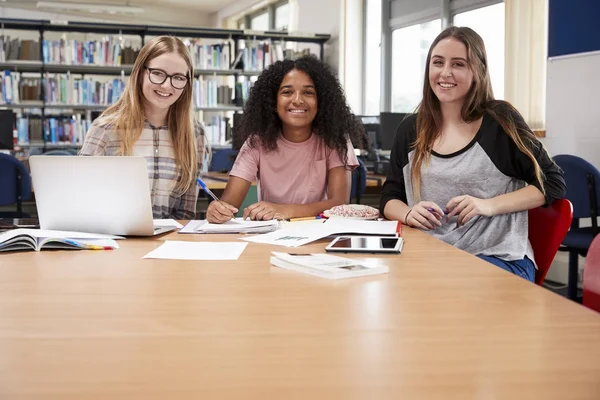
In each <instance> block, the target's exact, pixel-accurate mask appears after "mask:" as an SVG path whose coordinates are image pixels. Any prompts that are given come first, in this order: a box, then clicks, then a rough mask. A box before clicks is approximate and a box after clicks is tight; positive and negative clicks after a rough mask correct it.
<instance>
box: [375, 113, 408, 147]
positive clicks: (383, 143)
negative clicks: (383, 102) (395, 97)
mask: <svg viewBox="0 0 600 400" xmlns="http://www.w3.org/2000/svg"><path fill="white" fill-rule="evenodd" d="M407 115H409V114H406V113H393V112H382V113H381V114H380V115H379V138H378V140H377V142H378V144H379V148H380V149H381V150H391V149H392V147H393V146H394V139H395V137H396V130H397V129H398V125H400V123H401V122H402V121H403V120H404V118H406V116H407Z"/></svg>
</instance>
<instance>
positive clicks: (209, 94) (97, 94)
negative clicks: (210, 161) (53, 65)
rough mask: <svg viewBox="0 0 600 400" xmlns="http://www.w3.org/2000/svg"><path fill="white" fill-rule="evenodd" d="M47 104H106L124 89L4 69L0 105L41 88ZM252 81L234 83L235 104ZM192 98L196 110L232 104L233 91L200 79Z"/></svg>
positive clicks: (31, 96) (34, 96) (33, 95)
mask: <svg viewBox="0 0 600 400" xmlns="http://www.w3.org/2000/svg"><path fill="white" fill-rule="evenodd" d="M42 86H43V89H44V100H45V101H46V103H49V104H77V105H80V104H82V105H83V104H87V105H90V104H91V105H110V104H113V103H115V102H116V101H117V100H118V99H119V97H120V96H121V94H122V93H123V90H124V89H125V80H124V79H122V78H114V79H108V80H107V79H106V78H91V77H90V78H80V77H79V75H72V74H69V73H67V74H50V73H46V74H45V77H44V79H41V80H40V79H39V78H30V77H24V76H23V75H22V74H21V73H18V72H11V71H9V70H6V71H4V72H3V73H2V79H0V94H1V96H0V103H2V104H18V103H19V102H20V101H25V100H39V99H40V95H41V89H42ZM251 86H252V82H251V81H249V80H246V81H243V82H237V83H236V86H235V91H236V92H235V95H236V96H235V98H236V99H242V100H241V101H240V100H238V104H239V105H241V104H242V102H243V101H245V100H246V99H247V98H248V93H249V90H250V87H251ZM192 89H193V92H194V94H193V99H194V105H195V106H196V107H217V106H219V105H230V104H233V98H234V96H233V94H234V89H233V88H231V87H230V86H227V85H220V84H219V79H218V78H205V77H203V76H201V77H199V78H196V79H194V81H193V88H192Z"/></svg>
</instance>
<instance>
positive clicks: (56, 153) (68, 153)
mask: <svg viewBox="0 0 600 400" xmlns="http://www.w3.org/2000/svg"><path fill="white" fill-rule="evenodd" d="M44 155H45V156H72V155H76V154H73V152H72V151H69V150H50V151H47V152H45V153H44Z"/></svg>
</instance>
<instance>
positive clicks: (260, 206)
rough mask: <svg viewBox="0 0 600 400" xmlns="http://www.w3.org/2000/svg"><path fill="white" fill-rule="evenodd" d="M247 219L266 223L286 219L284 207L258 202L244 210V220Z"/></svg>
mask: <svg viewBox="0 0 600 400" xmlns="http://www.w3.org/2000/svg"><path fill="white" fill-rule="evenodd" d="M246 218H249V219H251V220H252V221H267V220H270V219H286V212H285V210H284V207H283V206H282V205H280V204H273V203H269V202H266V201H260V202H258V203H254V204H252V205H249V206H248V207H246V209H245V210H244V219H246Z"/></svg>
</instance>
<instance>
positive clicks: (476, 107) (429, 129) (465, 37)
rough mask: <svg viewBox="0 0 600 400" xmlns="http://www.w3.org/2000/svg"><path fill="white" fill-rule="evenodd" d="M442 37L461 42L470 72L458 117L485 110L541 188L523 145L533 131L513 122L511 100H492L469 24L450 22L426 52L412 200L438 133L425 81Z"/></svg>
mask: <svg viewBox="0 0 600 400" xmlns="http://www.w3.org/2000/svg"><path fill="white" fill-rule="evenodd" d="M446 38H454V39H456V40H458V41H459V42H461V43H462V44H464V45H465V47H466V48H467V62H468V64H469V68H470V69H471V71H472V72H473V84H472V85H471V88H470V89H469V91H468V92H467V95H466V96H465V99H464V103H463V105H462V109H461V117H462V119H463V120H464V121H465V122H473V121H476V120H478V119H479V118H481V116H482V115H483V114H484V113H485V112H487V113H489V114H490V115H491V116H492V118H494V119H495V120H496V121H497V122H498V123H499V124H500V126H502V129H503V130H504V132H506V134H508V136H510V138H511V139H512V140H513V141H514V142H515V144H516V145H517V147H518V148H519V150H520V151H521V152H523V153H524V154H525V155H526V156H527V157H529V159H530V160H531V162H532V163H533V166H534V169H535V176H536V178H537V180H538V182H539V184H540V187H542V188H543V187H544V185H543V174H542V170H541V168H540V166H539V164H538V162H537V160H536V159H535V156H534V155H533V153H532V152H531V150H530V149H529V147H527V145H530V146H531V145H532V144H533V143H535V140H536V139H535V136H534V134H533V132H532V131H531V130H530V129H529V128H528V127H527V126H526V124H524V125H525V126H520V125H517V124H516V123H515V120H514V118H513V115H518V114H519V112H518V111H517V110H516V109H515V108H514V107H513V106H512V105H511V104H509V103H508V102H505V101H501V100H494V94H493V92H492V84H491V80H490V74H489V70H488V67H487V66H488V62H487V55H486V51H485V45H484V43H483V39H481V36H479V35H478V34H477V33H476V32H475V31H474V30H472V29H471V28H467V27H460V28H459V27H455V26H452V27H449V28H446V29H445V30H444V31H442V33H440V34H439V35H438V36H437V37H436V38H435V40H434V41H433V43H432V44H431V47H430V48H429V53H428V54H427V62H426V64H425V79H424V82H423V100H422V101H421V103H420V104H419V106H418V112H417V123H416V129H417V140H416V141H415V142H414V143H413V148H414V149H415V154H414V157H413V162H412V166H411V182H412V185H413V196H414V198H415V200H416V201H419V200H420V198H421V193H420V191H421V166H422V165H423V163H425V164H426V163H428V162H429V157H430V156H431V149H432V147H433V143H434V142H435V140H436V139H437V138H438V137H439V135H440V133H441V129H442V111H441V108H440V102H439V100H438V98H437V96H436V95H435V93H434V92H433V89H432V88H431V85H430V83H429V65H430V63H431V53H432V51H433V49H434V48H435V46H436V45H437V44H438V43H439V42H440V41H442V40H443V39H446Z"/></svg>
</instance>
